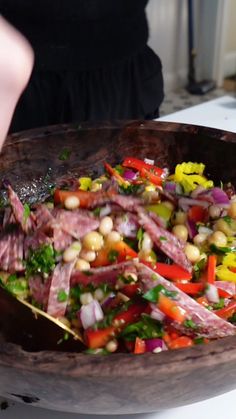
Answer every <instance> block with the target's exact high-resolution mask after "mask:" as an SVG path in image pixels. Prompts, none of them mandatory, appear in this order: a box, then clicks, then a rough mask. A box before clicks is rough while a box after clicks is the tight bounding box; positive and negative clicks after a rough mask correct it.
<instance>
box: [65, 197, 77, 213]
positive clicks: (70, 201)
mask: <svg viewBox="0 0 236 419" xmlns="http://www.w3.org/2000/svg"><path fill="white" fill-rule="evenodd" d="M79 205H80V201H79V198H78V197H77V196H75V195H71V196H68V197H67V198H66V199H65V202H64V206H65V208H66V209H68V210H74V209H77V208H79Z"/></svg>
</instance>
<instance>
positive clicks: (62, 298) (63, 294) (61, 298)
mask: <svg viewBox="0 0 236 419" xmlns="http://www.w3.org/2000/svg"><path fill="white" fill-rule="evenodd" d="M67 300H68V294H67V293H66V292H65V290H59V291H58V293H57V301H59V303H64V302H65V301H67Z"/></svg>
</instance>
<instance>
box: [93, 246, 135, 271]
mask: <svg viewBox="0 0 236 419" xmlns="http://www.w3.org/2000/svg"><path fill="white" fill-rule="evenodd" d="M137 257H138V254H137V253H136V252H135V251H134V250H133V249H132V248H131V247H130V246H129V245H128V244H127V243H125V242H124V241H122V240H121V241H119V242H115V243H112V244H109V245H107V246H104V247H103V248H102V249H101V250H99V251H98V253H97V257H96V259H95V260H94V261H93V262H92V263H91V266H92V267H94V268H96V267H99V266H108V265H111V264H112V263H119V262H123V261H125V260H129V259H134V258H137Z"/></svg>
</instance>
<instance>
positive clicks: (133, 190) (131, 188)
mask: <svg viewBox="0 0 236 419" xmlns="http://www.w3.org/2000/svg"><path fill="white" fill-rule="evenodd" d="M119 190H120V193H121V194H123V195H137V194H138V192H139V191H140V185H119Z"/></svg>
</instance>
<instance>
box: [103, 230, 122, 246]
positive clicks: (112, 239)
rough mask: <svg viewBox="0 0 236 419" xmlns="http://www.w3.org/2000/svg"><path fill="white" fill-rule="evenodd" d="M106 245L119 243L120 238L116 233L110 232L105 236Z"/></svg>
mask: <svg viewBox="0 0 236 419" xmlns="http://www.w3.org/2000/svg"><path fill="white" fill-rule="evenodd" d="M106 241H107V243H116V242H119V241H121V236H120V233H118V231H115V230H112V231H111V232H110V233H109V234H108V235H107V236H106Z"/></svg>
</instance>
